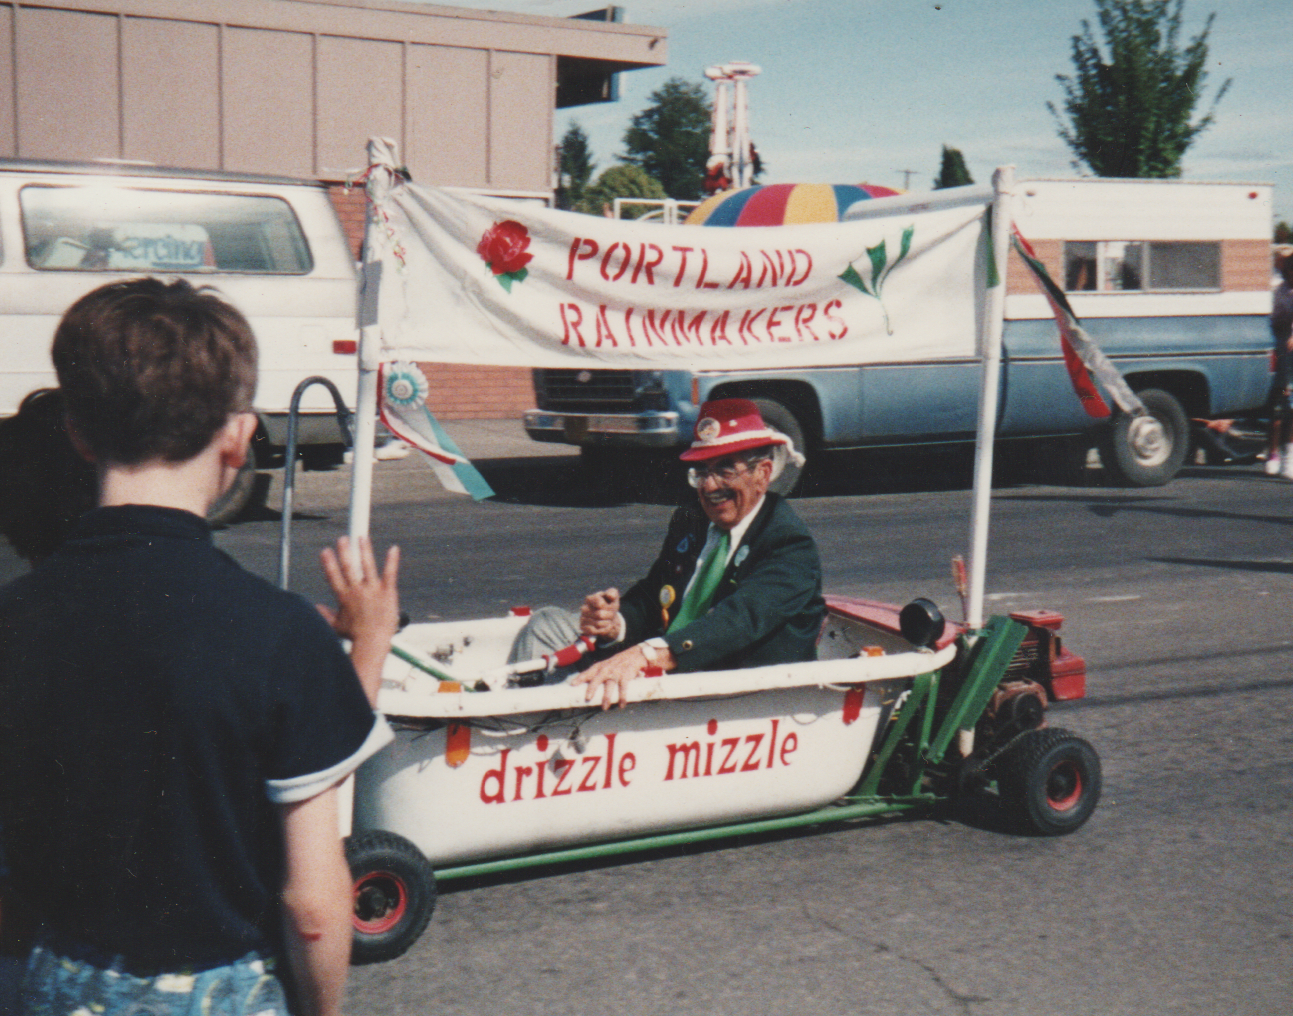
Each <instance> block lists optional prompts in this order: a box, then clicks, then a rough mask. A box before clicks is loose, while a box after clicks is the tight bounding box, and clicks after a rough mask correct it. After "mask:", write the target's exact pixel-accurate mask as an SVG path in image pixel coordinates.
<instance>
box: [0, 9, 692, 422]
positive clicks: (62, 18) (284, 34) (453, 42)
mask: <svg viewBox="0 0 1293 1016" xmlns="http://www.w3.org/2000/svg"><path fill="white" fill-rule="evenodd" d="M664 40H665V33H664V32H663V31H662V30H660V29H654V28H648V27H644V26H638V25H620V24H609V23H605V22H596V21H585V20H578V19H566V18H541V17H531V16H527V15H519V14H500V13H495V12H489V11H474V10H465V9H462V8H455V7H433V6H429V5H424V4H414V3H403V2H399V0H201V2H198V0H22V2H19V0H0V157H5V156H9V157H18V158H27V159H70V160H89V159H129V160H141V161H145V162H152V163H156V164H158V165H166V166H178V167H184V168H189V169H210V170H235V171H241V172H248V173H267V174H277V175H283V176H297V177H317V178H320V179H324V180H328V181H333V182H335V183H336V186H334V187H333V188H332V198H333V202H334V205H335V206H336V207H337V210H338V212H339V213H340V216H341V220H342V223H343V225H344V226H345V229H346V233H347V236H348V237H349V238H350V241H351V243H352V245H353V246H354V250H355V252H356V254H358V250H359V243H360V239H361V237H362V235H363V228H364V216H365V211H364V201H363V194H362V191H360V190H350V191H348V190H346V189H345V188H344V187H342V186H341V184H340V181H343V180H345V178H346V177H347V175H348V174H350V173H358V172H360V171H361V170H362V169H363V168H364V145H365V142H366V141H367V139H368V138H369V137H370V136H372V135H383V136H386V137H391V138H394V139H395V140H396V141H398V142H399V144H400V151H401V152H402V153H403V155H404V159H405V162H406V164H407V166H408V168H409V170H410V172H411V173H412V174H413V178H414V179H415V180H417V181H419V182H421V183H427V184H432V185H438V186H460V187H476V188H485V189H492V190H500V191H517V192H525V193H529V194H537V195H550V194H551V192H552V186H553V179H552V177H553V166H552V163H553V155H552V151H553V144H554V138H553V114H554V112H555V109H556V103H557V92H558V85H559V84H560V83H562V82H563V81H564V82H565V83H566V85H567V86H568V87H567V91H566V93H565V94H571V92H572V89H570V88H569V86H570V84H571V81H572V79H580V80H582V79H583V78H584V76H586V75H588V74H589V73H590V70H591V72H592V74H593V76H594V80H596V74H597V72H598V70H599V69H600V70H601V71H603V72H605V73H607V74H609V73H611V72H617V71H625V70H632V69H634V68H636V67H648V66H655V65H660V64H663V63H664V62H665V58H666V46H665V45H664ZM573 92H574V93H575V94H576V95H577V96H578V97H577V98H574V99H572V100H571V101H582V99H583V98H585V97H586V96H585V95H584V94H583V93H580V92H579V89H577V88H576V89H573ZM424 367H425V368H426V371H427V374H428V377H429V378H430V380H431V395H430V397H429V399H428V403H429V404H430V406H431V408H432V410H433V411H435V412H436V413H437V414H438V415H440V416H442V417H444V418H446V419H454V418H463V417H493V418H510V417H517V416H519V415H520V414H521V413H522V412H523V411H524V410H525V409H526V408H528V407H529V406H531V405H532V404H533V392H532V389H531V384H530V372H529V371H527V370H518V369H515V368H501V367H495V368H489V367H461V366H451V365H446V364H425V365H424Z"/></svg>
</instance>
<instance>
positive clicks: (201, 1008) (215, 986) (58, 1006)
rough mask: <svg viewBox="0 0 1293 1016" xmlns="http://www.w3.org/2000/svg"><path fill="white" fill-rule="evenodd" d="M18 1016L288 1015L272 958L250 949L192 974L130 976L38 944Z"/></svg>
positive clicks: (25, 980) (32, 955) (25, 983)
mask: <svg viewBox="0 0 1293 1016" xmlns="http://www.w3.org/2000/svg"><path fill="white" fill-rule="evenodd" d="M19 1012H20V1013H22V1016H288V1008H287V1000H286V999H285V997H284V995H283V986H282V984H281V983H280V982H279V980H278V978H277V976H275V974H274V961H273V960H267V959H261V958H260V957H258V956H256V955H255V954H254V953H253V954H250V955H248V956H244V957H243V958H242V959H241V960H239V961H238V962H237V963H231V964H229V965H228V966H223V967H214V968H212V969H210V970H203V971H201V972H199V973H196V974H185V973H174V974H160V975H158V976H157V977H135V976H133V975H132V974H128V973H124V972H122V971H119V970H114V969H111V968H109V969H106V970H105V969H103V968H102V967H97V966H93V965H91V964H89V963H83V962H81V961H79V960H70V959H67V958H66V957H63V956H58V955H56V954H54V953H52V952H50V951H49V950H48V949H45V948H42V947H40V946H38V947H37V948H36V949H35V950H34V951H33V952H32V954H31V959H30V960H29V961H28V963H27V973H26V976H25V977H24V979H23V986H22V1004H21V1008H20V1009H19Z"/></svg>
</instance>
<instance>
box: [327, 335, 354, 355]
mask: <svg viewBox="0 0 1293 1016" xmlns="http://www.w3.org/2000/svg"><path fill="white" fill-rule="evenodd" d="M332 351H333V352H334V353H337V354H339V355H351V356H353V355H354V354H355V353H358V352H359V343H358V342H356V341H355V340H354V339H333V340H332Z"/></svg>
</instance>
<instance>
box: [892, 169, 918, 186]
mask: <svg viewBox="0 0 1293 1016" xmlns="http://www.w3.org/2000/svg"><path fill="white" fill-rule="evenodd" d="M894 172H895V173H901V174H902V189H903V190H911V177H912V174H913V173H918V172H920V171H919V170H916V169H895V170H894Z"/></svg>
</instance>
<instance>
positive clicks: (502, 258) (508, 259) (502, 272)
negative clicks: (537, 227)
mask: <svg viewBox="0 0 1293 1016" xmlns="http://www.w3.org/2000/svg"><path fill="white" fill-rule="evenodd" d="M529 246H530V231H529V230H528V229H526V228H525V227H524V226H523V225H521V224H520V223H519V222H516V221H515V220H513V219H504V220H503V221H502V222H496V223H494V224H493V225H492V226H490V227H489V229H487V230H485V233H484V235H483V236H482V237H481V238H480V243H478V244H477V245H476V253H477V254H479V255H480V256H481V257H482V258H484V260H485V266H486V267H487V268H488V269H489V270H490V271H491V272H493V273H494V278H496V279H498V284H499V285H500V286H502V287H503V288H504V289H505V290H507V291H508V292H509V293H510V292H511V291H512V283H513V282H523V281H524V280H525V277H526V276H527V275H528V274H530V270H529V269H528V268H526V267H525V266H526V265H528V264H529V263H530V262H531V261H533V260H534V255H533V254H530V253H529V252H528V248H529Z"/></svg>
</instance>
